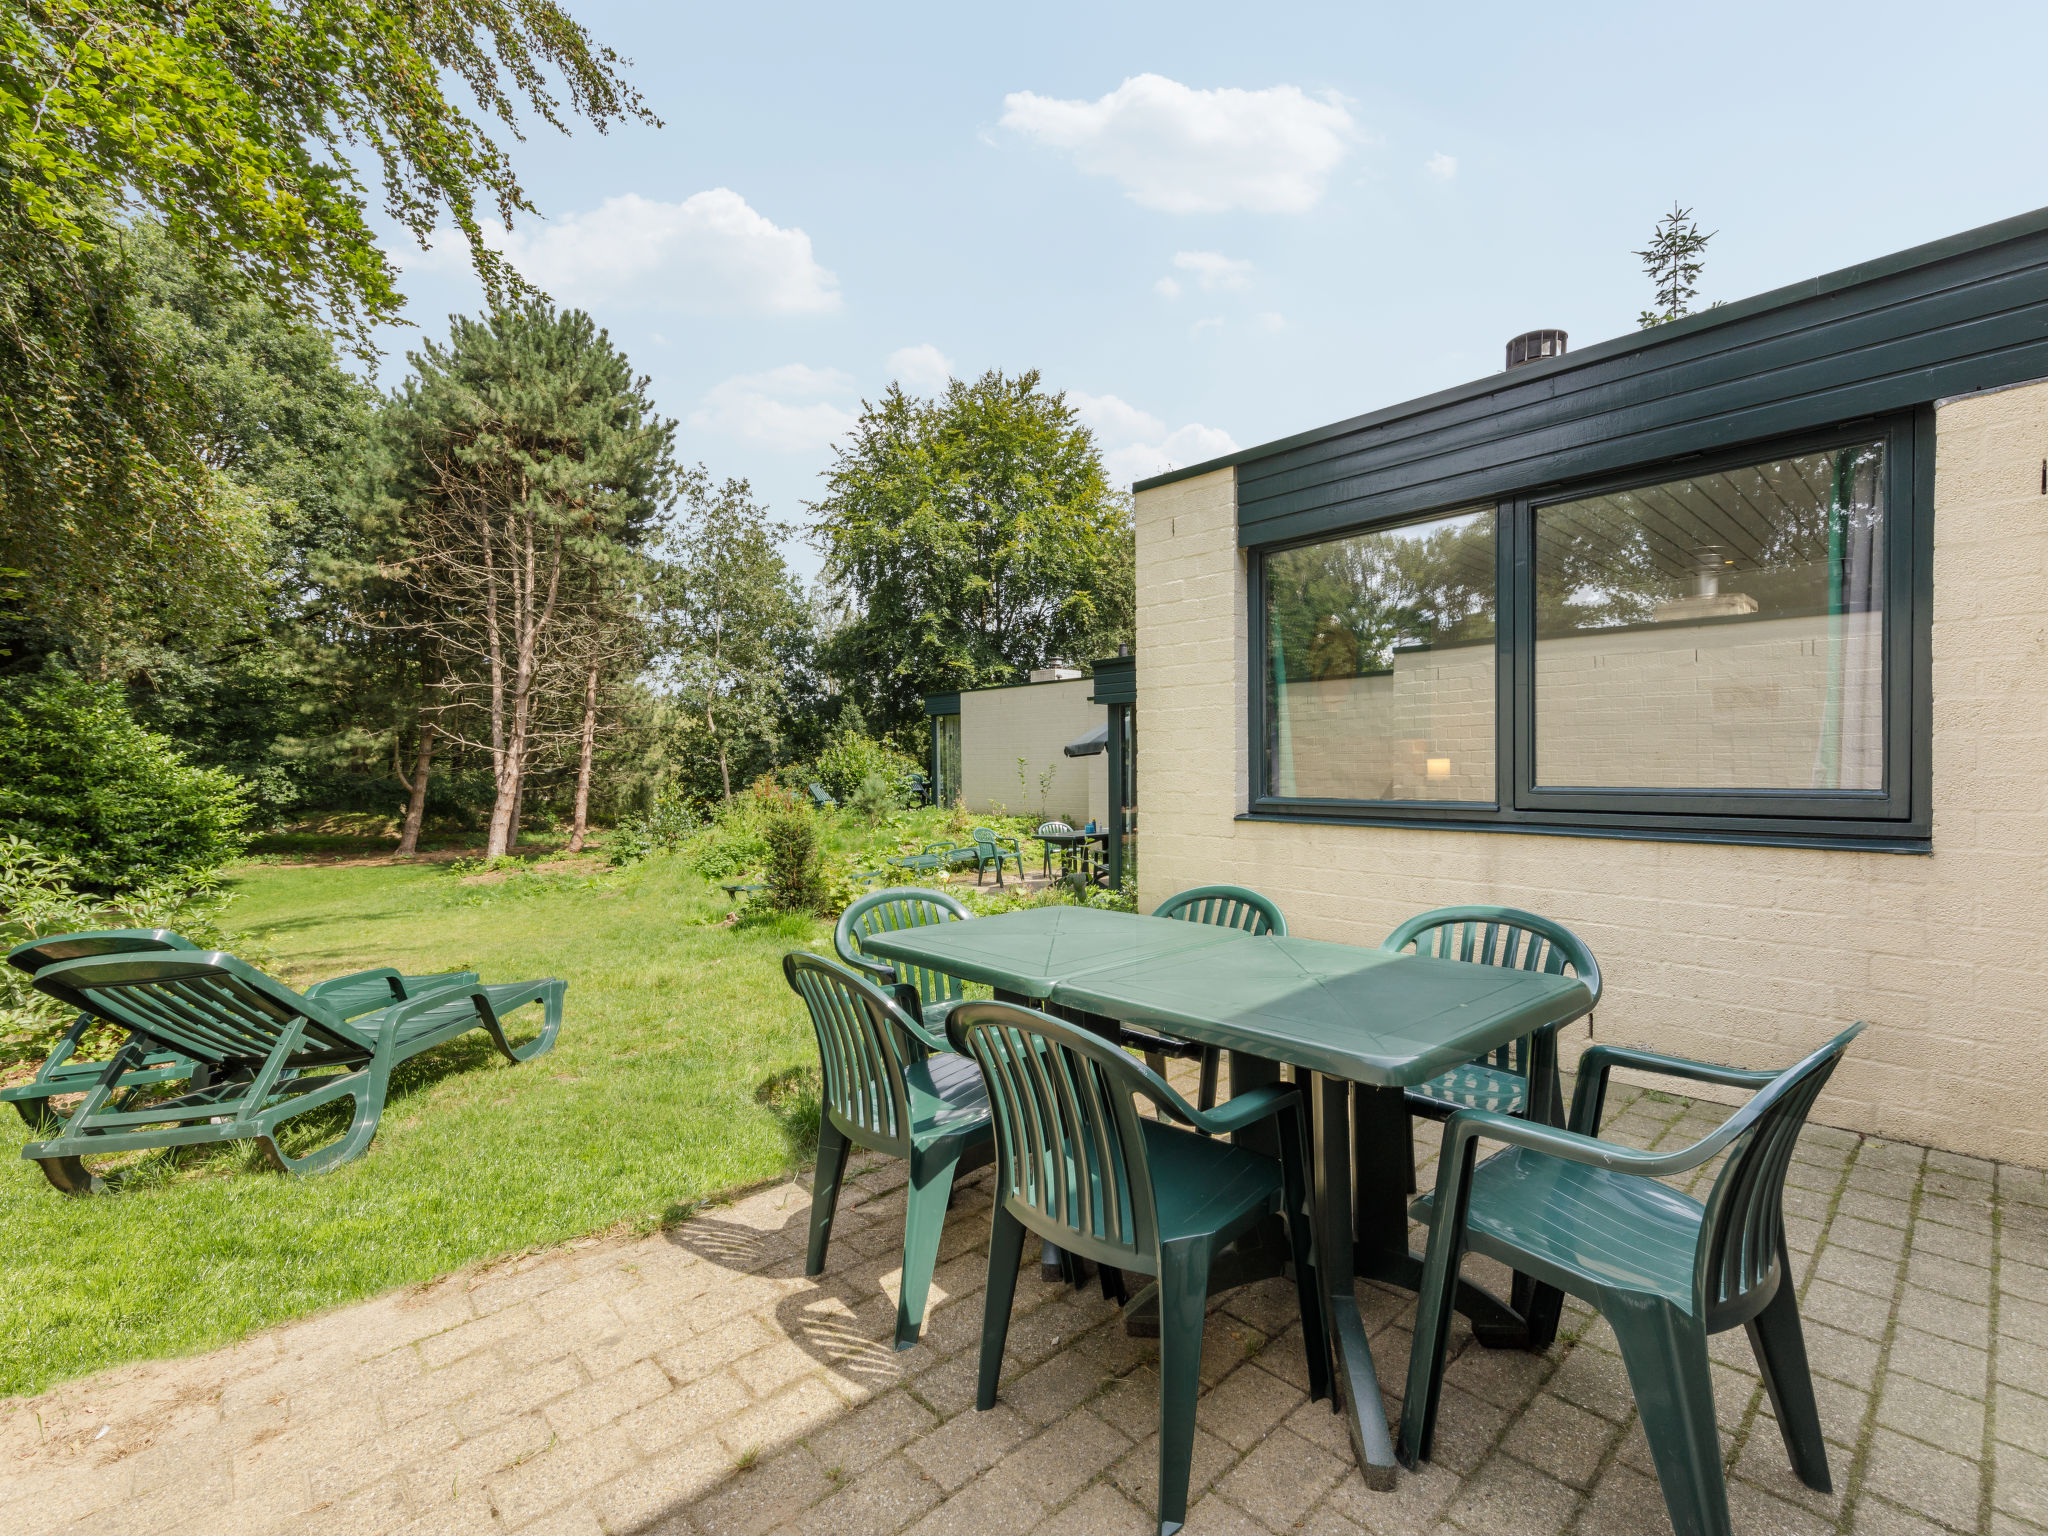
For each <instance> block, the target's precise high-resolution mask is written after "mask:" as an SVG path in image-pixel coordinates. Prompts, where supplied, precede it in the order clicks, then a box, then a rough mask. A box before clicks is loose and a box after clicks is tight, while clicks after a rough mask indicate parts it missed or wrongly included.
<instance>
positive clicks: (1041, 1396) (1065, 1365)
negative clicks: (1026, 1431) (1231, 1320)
mask: <svg viewBox="0 0 2048 1536" xmlns="http://www.w3.org/2000/svg"><path fill="white" fill-rule="evenodd" d="M1233 1374H1234V1375H1242V1374H1244V1373H1243V1372H1236V1373H1233ZM1112 1379H1114V1378H1111V1377H1109V1376H1107V1375H1106V1374H1105V1372H1104V1371H1103V1369H1102V1365H1101V1363H1100V1362H1099V1361H1097V1360H1095V1359H1094V1358H1092V1357H1090V1356H1089V1355H1086V1354H1083V1353H1082V1352H1080V1351H1079V1350H1071V1349H1069V1350H1062V1351H1060V1352H1059V1353H1058V1354H1055V1355H1054V1356H1053V1357H1052V1358H1051V1359H1050V1360H1048V1361H1046V1362H1045V1363H1044V1364H1043V1365H1040V1366H1036V1367H1034V1368H1033V1369H1031V1370H1029V1371H1026V1372H1025V1373H1024V1374H1023V1375H1021V1376H1018V1377H1016V1378H1015V1379H1013V1380H1009V1381H1005V1382H1003V1383H1002V1400H1003V1401H1004V1402H1006V1403H1008V1404H1009V1405H1010V1406H1011V1407H1013V1408H1015V1409H1016V1410H1017V1411H1018V1412H1019V1413H1021V1414H1023V1415H1024V1417H1025V1418H1027V1419H1029V1420H1030V1421H1031V1422H1032V1423H1034V1424H1050V1423H1052V1422H1053V1421H1054V1420H1056V1419H1059V1418H1062V1417H1064V1416H1065V1415H1066V1414H1067V1413H1068V1412H1070V1411H1071V1410H1073V1409H1075V1408H1078V1407H1079V1406H1080V1405H1081V1404H1083V1403H1085V1402H1087V1401H1088V1399H1089V1398H1091V1397H1094V1396H1095V1395H1097V1394H1098V1393H1099V1392H1101V1391H1102V1389H1103V1387H1104V1386H1105V1385H1107V1384H1108V1382H1109V1381H1110V1380H1112Z"/></svg>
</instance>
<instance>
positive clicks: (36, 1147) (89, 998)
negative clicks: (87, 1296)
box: [21, 950, 568, 1195]
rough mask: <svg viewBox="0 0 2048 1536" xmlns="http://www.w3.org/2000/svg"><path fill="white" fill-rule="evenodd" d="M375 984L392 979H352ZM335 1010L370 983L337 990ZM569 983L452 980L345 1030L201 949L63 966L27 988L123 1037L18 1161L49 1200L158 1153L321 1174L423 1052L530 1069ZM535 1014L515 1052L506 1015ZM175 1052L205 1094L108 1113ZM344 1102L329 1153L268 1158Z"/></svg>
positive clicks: (366, 1132) (355, 1140) (327, 1014)
mask: <svg viewBox="0 0 2048 1536" xmlns="http://www.w3.org/2000/svg"><path fill="white" fill-rule="evenodd" d="M363 974H364V975H369V976H372V977H373V979H375V980H376V981H378V982H380V983H381V984H383V985H385V986H386V988H387V990H388V989H389V985H390V978H389V977H382V976H375V975H374V973H363ZM336 982H337V983H341V982H347V983H348V984H349V985H348V987H347V988H343V987H340V986H337V987H336V989H335V990H336V994H337V995H338V996H341V997H343V998H346V997H347V996H349V995H353V993H354V992H355V991H356V990H357V989H366V988H367V985H368V983H367V982H366V981H363V980H362V979H361V977H360V976H358V977H337V978H336ZM567 985H568V984H567V983H566V982H562V981H556V980H547V981H529V982H514V983H511V984H509V985H501V986H489V987H487V986H482V985H479V984H478V983H476V982H475V981H468V980H455V981H451V982H450V983H449V984H448V985H446V986H436V987H433V988H431V989H430V990H427V991H424V992H422V993H420V994H419V995H418V996H416V997H413V998H409V999H407V1000H405V1001H403V1002H398V1001H392V1002H387V1003H386V1005H385V1006H384V1007H382V1008H379V1009H378V1010H376V1011H375V1012H374V1013H368V1014H364V1015H363V1016H362V1017H360V1018H356V1019H345V1018H343V1017H342V1015H341V1012H340V1011H339V1009H338V1008H337V1007H336V1006H335V1005H334V1004H333V1003H332V1002H330V1001H327V1000H325V999H323V998H317V997H314V996H313V995H311V993H309V992H296V991H294V990H292V988H290V987H288V986H286V985H285V984H284V983H283V982H280V981H276V980H273V979H272V978H271V977H269V976H266V975H264V974H263V973H262V972H261V971H259V970H257V969H256V968H255V967H254V966H252V965H248V964H245V963H244V962H242V961H240V960H237V959H236V958H235V957H234V956H233V955H229V954H222V953H219V952H201V951H198V950H189V951H173V952H161V953H112V954H105V955H88V956H84V957H81V958H79V959H76V960H63V961H59V962H57V963H56V964H54V965H48V966H45V967H43V968H42V969H41V970H39V971H38V972H37V973H36V979H35V987H36V990H37V991H39V992H43V993H47V994H48V995H49V996H51V997H55V998H57V999H59V1000H61V1001H65V1002H72V1001H79V1002H82V1003H83V1004H84V1007H85V1010H86V1011H90V1012H91V1013H93V1014H96V1015H98V1016H99V1017H100V1018H103V1019H107V1020H109V1021H111V1022H113V1023H116V1024H119V1025H121V1026H122V1027H124V1028H126V1029H127V1030H128V1032H129V1033H128V1038H127V1040H126V1041H125V1042H124V1043H123V1044H122V1046H121V1048H120V1050H118V1051H116V1052H115V1053H114V1056H113V1058H112V1060H110V1061H108V1062H107V1063H105V1064H104V1067H103V1069H102V1071H101V1073H100V1075H99V1077H98V1078H97V1079H96V1080H95V1081H94V1082H93V1084H92V1086H91V1087H90V1088H89V1089H88V1090H87V1091H86V1095H85V1099H84V1101H83V1102H82V1103H80V1104H79V1106H78V1108H77V1109H75V1110H73V1111H72V1113H71V1117H70V1119H68V1120H67V1121H66V1122H65V1123H64V1127H63V1129H62V1130H61V1131H60V1132H59V1133H58V1134H57V1135H55V1136H53V1137H50V1138H48V1139H46V1140H43V1141H34V1142H30V1143H29V1144H28V1145H27V1146H26V1147H24V1148H22V1152H21V1155H22V1156H23V1157H25V1158H28V1159H30V1160H31V1161H33V1162H35V1163H36V1164H38V1165H39V1166H40V1167H41V1168H42V1170H43V1174H44V1176H45V1177H46V1178H48V1179H49V1181H50V1182H51V1183H52V1184H54V1185H55V1186H56V1187H57V1188H58V1189H60V1190H63V1191H64V1192H65V1193H66V1194H71V1195H89V1194H95V1193H98V1192H99V1190H100V1189H101V1187H102V1186H101V1183H100V1180H99V1178H98V1177H97V1176H96V1175H94V1174H93V1173H92V1172H91V1171H90V1170H89V1169H88V1168H87V1167H86V1166H85V1164H84V1162H83V1161H82V1159H83V1158H85V1157H87V1156H90V1155H93V1154H113V1153H120V1152H128V1151H135V1150H141V1149H148V1148H157V1147H184V1146H196V1145H200V1144H202V1143H208V1142H222V1141H243V1140H251V1139H253V1140H254V1141H255V1142H256V1144H257V1146H258V1147H259V1148H260V1149H261V1150H262V1152H263V1154H264V1156H265V1157H266V1158H267V1159H268V1160H269V1162H270V1164H271V1166H272V1167H274V1168H276V1169H278V1170H279V1171H281V1172H284V1173H320V1172H325V1171H326V1170H328V1169H330V1168H335V1167H338V1166H340V1165H341V1164H343V1163H345V1162H348V1161H350V1160H351V1159H353V1158H356V1157H360V1156H361V1155H362V1154H363V1153H364V1152H365V1151H367V1150H368V1148H369V1145H370V1141H371V1139H372V1138H373V1137H374V1136H375V1135H376V1133H377V1121H378V1119H379V1118H380V1117H381V1116H382V1114H383V1112H384V1095H385V1093H386V1090H387V1088H388V1086H389V1083H390V1078H391V1070H392V1068H394V1067H395V1066H397V1065H398V1064H399V1063H400V1062H402V1061H406V1060H408V1059H410V1058H411V1057H413V1056H416V1055H418V1054H419V1053H420V1052H422V1051H426V1050H430V1049H432V1048H433V1047H434V1046H437V1045H440V1044H442V1043H443V1042H445V1041H448V1040H452V1039H454V1038H455V1037H456V1036H458V1035H461V1034H465V1033H467V1032H468V1031H470V1030H472V1029H482V1030H483V1031H484V1032H485V1033H486V1034H488V1035H489V1036H490V1038H491V1041H492V1043H493V1044H494V1045H496V1046H497V1048H498V1050H499V1051H500V1052H501V1053H502V1054H503V1055H504V1056H505V1057H506V1058H507V1059H508V1060H511V1061H515V1062H517V1061H528V1060H531V1059H532V1058H533V1057H535V1056H538V1055H540V1054H541V1053H542V1052H544V1051H546V1050H547V1049H548V1048H549V1047H551V1046H552V1045H553V1044H554V1043H555V1035H556V1034H557V1032H559V1030H560V1029H561V1026H562V994H563V992H564V990H565V989H566V987H567ZM532 1002H540V1003H543V1004H544V1005H545V1010H546V1011H545V1017H544V1021H543V1024H542V1027H541V1031H540V1034H539V1035H538V1036H536V1037H535V1038H534V1039H532V1040H530V1041H528V1042H527V1043H526V1044H524V1045H522V1046H518V1047H514V1046H513V1045H512V1043H511V1042H510V1041H509V1040H508V1039H507V1038H506V1035H505V1030H504V1026H503V1023H502V1022H501V1021H502V1019H503V1016H504V1015H506V1014H508V1013H510V1012H512V1011H513V1010H514V1009H516V1008H520V1007H523V1006H525V1005H526V1004H528V1003H532ZM161 1051H173V1052H176V1053H177V1054H178V1055H180V1056H182V1057H184V1058H186V1059H188V1060H190V1061H191V1062H193V1063H194V1065H195V1066H197V1067H204V1068H205V1069H206V1081H205V1082H204V1083H201V1084H195V1085H190V1086H188V1090H187V1091H186V1092H185V1093H182V1094H179V1095H177V1096H176V1097H174V1098H169V1099H164V1100H161V1101H158V1102H154V1103H150V1104H147V1105H146V1106H141V1107H136V1106H133V1105H131V1104H128V1103H127V1102H126V1100H127V1099H128V1097H129V1096H128V1095H123V1102H114V1096H115V1095H116V1094H117V1093H118V1092H119V1091H120V1089H121V1083H122V1080H123V1079H124V1078H125V1077H126V1076H127V1075H128V1074H129V1073H131V1072H133V1071H135V1070H136V1068H137V1067H138V1066H139V1065H140V1064H141V1063H143V1062H144V1061H146V1060H148V1059H149V1057H150V1056H151V1055H153V1054H155V1053H157V1052H161ZM343 1098H346V1099H349V1100H350V1101H351V1103H352V1106H353V1111H354V1112H353V1114H352V1116H351V1118H350V1121H349V1124H348V1126H347V1128H346V1129H345V1130H343V1131H342V1132H341V1133H340V1134H339V1135H338V1136H337V1137H336V1138H335V1139H334V1140H333V1141H331V1142H328V1143H326V1144H324V1145H322V1146H320V1147H317V1148H315V1149H313V1150H311V1151H308V1152H305V1153H301V1154H298V1155H293V1154H291V1153H287V1152H286V1151H284V1150H283V1148H282V1147H280V1146H279V1144H278V1140H277V1136H278V1131H279V1128H280V1127H281V1126H283V1125H284V1124H285V1123H286V1122H287V1121H290V1120H293V1119H295V1118H297V1117H298V1116H300V1115H304V1114H308V1113H310V1112H312V1111H314V1110H317V1109H320V1108H323V1107H324V1106H326V1105H328V1104H332V1103H335V1102H337V1101H339V1100H341V1099H343Z"/></svg>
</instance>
